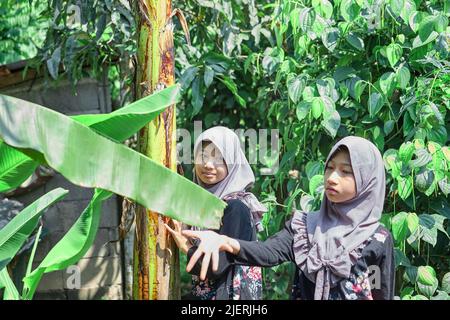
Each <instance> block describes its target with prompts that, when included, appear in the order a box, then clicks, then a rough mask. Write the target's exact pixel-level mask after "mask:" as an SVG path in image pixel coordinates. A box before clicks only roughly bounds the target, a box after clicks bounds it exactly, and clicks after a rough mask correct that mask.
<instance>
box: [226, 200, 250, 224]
mask: <svg viewBox="0 0 450 320" xmlns="http://www.w3.org/2000/svg"><path fill="white" fill-rule="evenodd" d="M225 217H233V218H236V217H239V218H241V219H246V220H249V219H250V209H249V208H248V207H247V206H246V205H245V204H244V203H243V202H242V201H241V200H239V199H232V200H229V201H228V202H227V206H226V208H225V210H224V218H225Z"/></svg>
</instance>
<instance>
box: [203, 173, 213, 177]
mask: <svg viewBox="0 0 450 320" xmlns="http://www.w3.org/2000/svg"><path fill="white" fill-rule="evenodd" d="M202 174H203V176H204V177H206V178H214V177H215V174H214V173H202Z"/></svg>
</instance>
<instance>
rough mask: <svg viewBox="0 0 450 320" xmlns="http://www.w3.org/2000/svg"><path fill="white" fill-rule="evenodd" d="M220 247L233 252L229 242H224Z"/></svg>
mask: <svg viewBox="0 0 450 320" xmlns="http://www.w3.org/2000/svg"><path fill="white" fill-rule="evenodd" d="M222 248H223V250H224V251H228V252H229V253H233V252H234V250H233V247H232V246H230V245H229V244H224V245H223V247H222Z"/></svg>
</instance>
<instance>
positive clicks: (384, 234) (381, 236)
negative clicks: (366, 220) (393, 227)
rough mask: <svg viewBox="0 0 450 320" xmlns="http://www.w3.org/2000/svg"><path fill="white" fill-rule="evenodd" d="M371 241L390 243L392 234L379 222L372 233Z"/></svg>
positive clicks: (382, 243) (383, 243)
mask: <svg viewBox="0 0 450 320" xmlns="http://www.w3.org/2000/svg"><path fill="white" fill-rule="evenodd" d="M371 238H372V242H377V243H379V244H381V245H390V244H392V242H393V239H392V234H391V233H390V232H389V230H388V229H387V228H386V227H384V226H383V225H381V224H380V226H379V227H378V228H377V230H375V232H374V234H373V235H372V237H371Z"/></svg>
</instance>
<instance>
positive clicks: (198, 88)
mask: <svg viewBox="0 0 450 320" xmlns="http://www.w3.org/2000/svg"><path fill="white" fill-rule="evenodd" d="M204 99H205V96H204V92H203V84H202V83H201V80H200V78H199V77H196V78H195V80H194V83H193V84H192V107H193V108H194V111H193V112H192V115H193V116H194V115H196V114H198V113H199V112H200V110H201V108H202V106H203V100H204Z"/></svg>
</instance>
